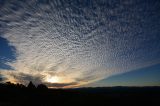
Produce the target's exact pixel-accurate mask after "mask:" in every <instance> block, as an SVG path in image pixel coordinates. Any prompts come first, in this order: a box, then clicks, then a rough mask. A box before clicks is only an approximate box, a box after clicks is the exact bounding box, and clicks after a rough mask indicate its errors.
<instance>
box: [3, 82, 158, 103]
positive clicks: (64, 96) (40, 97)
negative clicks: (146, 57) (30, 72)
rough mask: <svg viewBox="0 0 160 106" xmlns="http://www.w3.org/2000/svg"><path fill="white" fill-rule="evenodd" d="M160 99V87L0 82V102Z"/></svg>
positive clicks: (118, 101) (128, 101)
mask: <svg viewBox="0 0 160 106" xmlns="http://www.w3.org/2000/svg"><path fill="white" fill-rule="evenodd" d="M159 102H160V87H97V88H72V89H48V88H47V87H46V86H45V85H43V84H40V85H38V86H37V87H35V86H34V85H33V84H32V83H31V82H30V84H29V85H28V87H25V86H24V85H22V84H16V85H15V84H12V83H10V82H7V83H6V84H0V106H57V105H75V106H76V105H81V106H82V105H97V106H103V105H106V106H107V105H108V106H110V105H128V106H137V105H152V106H153V105H156V104H159Z"/></svg>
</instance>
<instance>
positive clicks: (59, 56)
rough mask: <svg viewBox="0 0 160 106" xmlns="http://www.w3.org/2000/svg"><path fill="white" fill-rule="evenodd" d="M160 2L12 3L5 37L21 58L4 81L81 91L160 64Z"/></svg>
mask: <svg viewBox="0 0 160 106" xmlns="http://www.w3.org/2000/svg"><path fill="white" fill-rule="evenodd" d="M159 7H160V2H153V3H152V2H145V1H144V2H139V0H122V1H119V0H103V1H102V0H93V1H90V0H85V1H83V0H82V1H79V0H73V1H71V2H69V1H68V0H66V1H65V0H62V1H61V0H53V2H48V3H47V2H43V1H41V2H40V1H39V0H30V1H27V0H26V1H25V0H24V1H21V0H13V1H12V0H6V1H4V3H3V4H2V5H1V7H0V25H1V27H0V36H1V37H3V38H5V39H7V40H8V41H9V42H10V45H12V46H14V47H15V48H16V51H15V55H16V59H15V60H14V61H12V62H7V63H5V64H7V65H10V66H11V67H13V69H14V70H0V74H1V75H2V76H3V78H4V79H3V81H12V82H15V83H17V82H18V83H23V84H27V83H28V81H33V82H34V83H35V84H39V83H44V84H46V85H47V86H49V87H79V86H81V85H83V84H88V83H91V82H94V81H98V80H101V79H103V78H107V77H109V76H112V75H115V74H119V73H124V72H128V71H131V70H134V69H137V68H142V67H146V66H150V65H154V64H157V63H160V49H159V48H160V42H159V40H157V39H158V36H159V33H160V15H159V10H158V8H159Z"/></svg>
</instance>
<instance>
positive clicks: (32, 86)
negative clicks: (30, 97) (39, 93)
mask: <svg viewBox="0 0 160 106" xmlns="http://www.w3.org/2000/svg"><path fill="white" fill-rule="evenodd" d="M27 87H28V88H30V89H34V88H36V86H35V85H34V84H33V83H32V81H30V82H29V84H28V86H27Z"/></svg>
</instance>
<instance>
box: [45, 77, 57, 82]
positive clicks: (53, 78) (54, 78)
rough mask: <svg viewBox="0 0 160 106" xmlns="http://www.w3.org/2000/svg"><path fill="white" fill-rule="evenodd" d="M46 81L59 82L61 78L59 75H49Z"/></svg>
mask: <svg viewBox="0 0 160 106" xmlns="http://www.w3.org/2000/svg"><path fill="white" fill-rule="evenodd" d="M46 81H47V82H50V83H59V82H60V79H59V77H57V76H49V77H47V78H46Z"/></svg>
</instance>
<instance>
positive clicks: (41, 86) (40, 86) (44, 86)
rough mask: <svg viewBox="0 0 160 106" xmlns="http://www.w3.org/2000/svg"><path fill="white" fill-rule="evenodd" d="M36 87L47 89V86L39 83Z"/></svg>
mask: <svg viewBox="0 0 160 106" xmlns="http://www.w3.org/2000/svg"><path fill="white" fill-rule="evenodd" d="M37 89H48V87H47V86H46V85H44V84H39V85H38V86H37Z"/></svg>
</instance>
